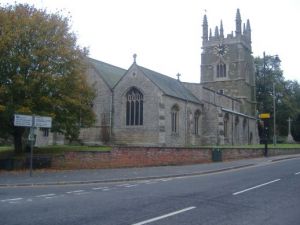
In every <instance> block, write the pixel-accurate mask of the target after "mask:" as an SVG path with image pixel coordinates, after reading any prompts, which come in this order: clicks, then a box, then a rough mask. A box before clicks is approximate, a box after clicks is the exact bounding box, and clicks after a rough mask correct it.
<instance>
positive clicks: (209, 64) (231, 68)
mask: <svg viewBox="0 0 300 225" xmlns="http://www.w3.org/2000/svg"><path fill="white" fill-rule="evenodd" d="M235 25H236V26H235V34H234V33H233V32H231V33H230V34H227V36H226V37H225V35H224V28H223V22H222V21H221V22H220V28H219V27H218V26H216V27H215V32H214V35H212V31H211V29H209V26H208V20H207V16H206V15H204V18H203V25H202V28H203V36H202V53H201V84H202V85H203V86H204V87H207V88H210V89H213V90H215V91H217V92H219V93H220V94H224V95H228V96H232V97H235V98H237V99H239V100H240V101H241V102H242V113H245V114H247V115H250V116H254V115H255V111H256V95H255V90H256V88H255V70H254V61H253V56H252V49H251V28H250V21H249V20H247V22H246V24H243V29H242V19H241V15H240V10H239V9H237V12H236V19H235Z"/></svg>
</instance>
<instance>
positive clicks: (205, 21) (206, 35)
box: [202, 14, 208, 41]
mask: <svg viewBox="0 0 300 225" xmlns="http://www.w3.org/2000/svg"><path fill="white" fill-rule="evenodd" d="M202 27H203V36H202V40H203V41H207V40H208V23H207V16H206V14H205V15H204V17H203V24H202Z"/></svg>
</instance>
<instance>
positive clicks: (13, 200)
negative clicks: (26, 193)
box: [1, 198, 23, 202]
mask: <svg viewBox="0 0 300 225" xmlns="http://www.w3.org/2000/svg"><path fill="white" fill-rule="evenodd" d="M22 199H23V198H10V199H4V200H1V202H15V201H20V200H22Z"/></svg>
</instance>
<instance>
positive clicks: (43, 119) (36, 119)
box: [14, 114, 52, 176]
mask: <svg viewBox="0 0 300 225" xmlns="http://www.w3.org/2000/svg"><path fill="white" fill-rule="evenodd" d="M14 125H15V126H16V127H30V134H29V136H28V140H29V141H30V176H32V157H33V142H34V140H35V135H34V129H35V128H36V127H43V128H51V126H52V118H51V117H48V116H36V115H32V116H29V115H21V114H15V117H14Z"/></svg>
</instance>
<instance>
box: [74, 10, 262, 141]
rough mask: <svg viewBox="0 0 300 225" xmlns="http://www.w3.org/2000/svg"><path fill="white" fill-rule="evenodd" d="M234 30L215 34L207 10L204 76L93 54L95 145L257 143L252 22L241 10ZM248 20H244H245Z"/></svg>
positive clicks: (85, 132)
mask: <svg viewBox="0 0 300 225" xmlns="http://www.w3.org/2000/svg"><path fill="white" fill-rule="evenodd" d="M235 24H236V28H235V33H233V32H232V33H230V34H228V35H227V36H226V37H225V35H224V30H223V24H222V21H221V23H220V27H218V26H217V27H215V30H214V34H212V31H211V29H209V27H208V21H207V16H206V15H204V18H203V25H202V29H203V31H202V32H203V36H202V53H201V82H200V83H186V82H182V81H180V80H179V75H178V79H173V78H171V77H170V76H167V75H164V74H161V73H159V72H156V71H153V70H151V69H148V68H145V67H142V66H141V65H139V64H138V63H137V60H136V55H134V60H133V64H132V65H131V66H130V67H129V69H128V70H125V69H122V68H119V67H117V66H114V65H110V64H107V63H104V62H101V61H98V60H95V59H91V58H88V64H89V67H88V72H87V79H88V82H89V83H90V84H92V85H93V86H94V87H95V90H96V94H97V96H96V98H95V100H94V103H93V109H94V111H95V113H96V116H97V121H96V123H95V125H94V126H93V127H91V128H82V129H81V132H80V141H81V142H82V143H84V144H89V145H101V144H106V143H110V144H114V145H131V146H178V147H182V146H187V147H191V146H200V145H202V146H205V145H244V144H256V143H258V131H257V119H256V96H255V71H254V62H253V56H252V51H251V28H250V22H249V20H247V22H246V24H242V20H241V16H240V12H239V10H237V12H236V20H235ZM242 25H243V26H242Z"/></svg>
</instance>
